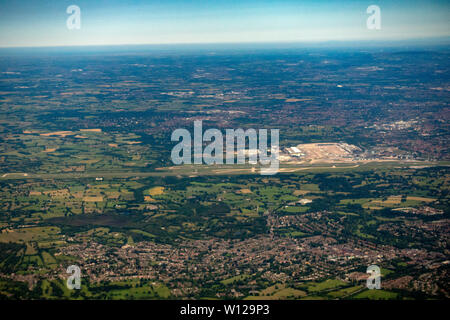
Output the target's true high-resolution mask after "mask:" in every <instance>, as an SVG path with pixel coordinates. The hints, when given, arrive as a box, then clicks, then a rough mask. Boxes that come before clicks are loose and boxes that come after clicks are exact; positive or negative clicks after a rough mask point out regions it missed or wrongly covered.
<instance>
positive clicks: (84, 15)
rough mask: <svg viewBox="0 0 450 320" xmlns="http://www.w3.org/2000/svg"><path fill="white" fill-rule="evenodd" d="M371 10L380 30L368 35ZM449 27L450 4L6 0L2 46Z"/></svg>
mask: <svg viewBox="0 0 450 320" xmlns="http://www.w3.org/2000/svg"><path fill="white" fill-rule="evenodd" d="M72 4H75V5H78V6H79V7H80V9H81V29H80V30H68V29H67V27H66V20H67V18H68V16H69V15H68V14H67V13H66V8H67V7H68V6H69V5H72ZM372 4H375V5H378V6H379V7H380V8H381V18H382V22H381V30H368V29H367V28H366V20H367V18H368V16H369V15H368V14H367V13H366V8H367V7H368V6H369V5H372ZM449 21H450V1H448V0H428V1H426V0H409V1H406V0H370V1H361V0H345V1H333V0H331V1H320V0H296V1H293V0H291V1H288V0H286V1H282V0H279V1H269V0H258V1H254V0H239V1H237V0H183V1H182V0H165V1H161V0H160V1H154V0H146V1H144V0H133V1H124V0H122V1H118V0H70V1H66V0H47V1H39V0H0V47H14V46H72V45H116V44H117V45H119V44H172V43H242V42H310V41H314V42H317V41H334V40H336V41H353V40H369V41H370V40H408V39H423V38H431V37H449V36H450V23H449Z"/></svg>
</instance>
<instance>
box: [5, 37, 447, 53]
mask: <svg viewBox="0 0 450 320" xmlns="http://www.w3.org/2000/svg"><path fill="white" fill-rule="evenodd" d="M437 41H441V42H442V43H435V45H450V36H438V37H426V38H408V39H348V40H343V39H340V40H332V39H329V40H304V41H302V40H300V41H242V42H240V41H236V42H231V41H230V42H172V43H163V42H161V43H120V44H118V43H111V44H71V45H38V46H33V45H30V46H1V45H0V50H1V49H33V48H35V49H41V48H42V49H44V48H86V47H124V46H191V45H192V46H201V45H271V44H272V45H274V44H284V45H302V44H315V45H320V44H370V43H372V44H380V43H386V44H388V43H395V44H397V46H398V45H400V44H401V43H405V42H407V43H412V44H414V43H417V44H420V43H424V42H437Z"/></svg>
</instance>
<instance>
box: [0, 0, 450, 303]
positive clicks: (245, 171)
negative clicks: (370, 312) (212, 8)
mask: <svg viewBox="0 0 450 320" xmlns="http://www.w3.org/2000/svg"><path fill="white" fill-rule="evenodd" d="M446 8H447V9H448V5H447V7H446ZM364 10H365V8H364ZM364 10H363V14H365V11H364ZM63 13H64V10H63ZM64 14H65V13H64ZM447 27H448V24H447ZM448 43H449V42H448V41H447V42H445V41H443V43H434V44H433V45H428V44H423V43H418V44H405V45H399V44H378V45H369V44H367V43H364V42H362V43H360V44H359V45H352V46H344V45H318V44H316V45H311V46H309V45H304V44H302V45H297V44H291V43H289V44H282V45H276V44H274V45H266V44H265V45H261V44H258V45H254V46H251V45H243V44H241V45H211V44H208V45H206V44H195V45H187V44H183V45H176V46H171V45H157V44H148V45H143V46H138V45H136V46H135V45H128V46H127V47H121V46H108V47H103V48H102V49H98V48H97V49H96V48H93V47H89V46H85V47H82V48H78V49H74V50H71V49H70V48H69V49H68V48H67V47H66V48H63V49H61V50H55V49H52V50H51V49H48V50H47V49H45V48H39V49H33V48H18V47H14V48H13V47H11V48H1V49H0V299H13V300H29V299H82V300H83V299H107V300H109V299H195V300H200V299H235V300H280V299H281V300H330V299H351V300H361V299H363V300H364V299H388V300H391V299H392V300H403V299H419V300H423V299H449V298H450V282H449V279H450V252H449V250H450V248H449V245H450V193H449V191H450V167H449V166H450V149H449V143H450V106H449V98H450V76H449V68H450V62H449V61H450V60H449V58H450V46H449V45H448ZM194 121H197V122H199V121H201V122H202V125H203V131H206V130H208V129H217V130H218V131H220V132H226V130H228V129H243V130H251V129H256V130H261V129H267V130H268V131H269V132H270V130H271V129H275V128H276V129H278V130H279V150H278V149H277V150H276V151H277V154H278V159H277V160H279V164H278V168H277V172H276V173H275V174H273V173H272V174H263V172H262V171H261V170H262V169H261V168H262V167H263V165H262V164H261V163H252V162H249V161H246V162H245V163H238V164H230V163H226V162H225V161H224V162H223V163H222V162H220V163H216V164H212V165H209V164H205V163H202V164H197V163H195V162H192V163H191V162H189V163H183V164H175V163H174V161H172V158H171V151H172V150H173V148H174V146H175V145H176V144H177V141H174V140H173V139H171V136H172V133H173V132H174V130H176V129H179V128H185V129H187V130H188V131H190V132H192V130H193V128H194ZM172 137H173V136H172ZM224 137H225V135H224ZM249 140H251V139H250V138H249ZM269 140H270V139H269ZM205 141H206V140H205V139H204V140H203V141H202V147H206V146H207V145H208V143H207V142H205ZM233 141H234V140H233ZM245 141H246V140H245ZM260 142H261V137H260ZM250 143H251V141H248V143H247V141H246V142H245V143H244V144H245V146H248V149H247V150H246V156H248V157H250V155H251V154H255V155H259V154H260V153H261V149H254V150H253V149H252V148H251V147H250V146H249V145H250ZM272 143H273V140H272ZM189 150H190V149H189ZM266 151H267V150H266ZM227 152H228V150H227ZM271 152H272V154H273V153H274V149H272V151H271ZM220 153H221V154H220V156H222V152H220ZM236 154H237V150H236V153H233V158H234V155H236ZM215 155H216V156H217V150H216V153H215ZM194 157H195V153H194ZM203 157H205V156H204V155H203ZM204 159H205V158H204ZM72 265H75V266H77V267H79V270H81V287H80V288H79V289H78V288H77V289H75V290H73V288H70V287H69V286H68V285H67V278H68V277H69V276H70V274H68V272H67V269H68V267H69V266H72ZM371 265H377V266H379V268H380V270H381V289H379V288H378V290H373V289H371V288H368V287H367V286H366V282H367V279H368V277H369V274H368V273H367V268H368V267H369V266H371Z"/></svg>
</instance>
